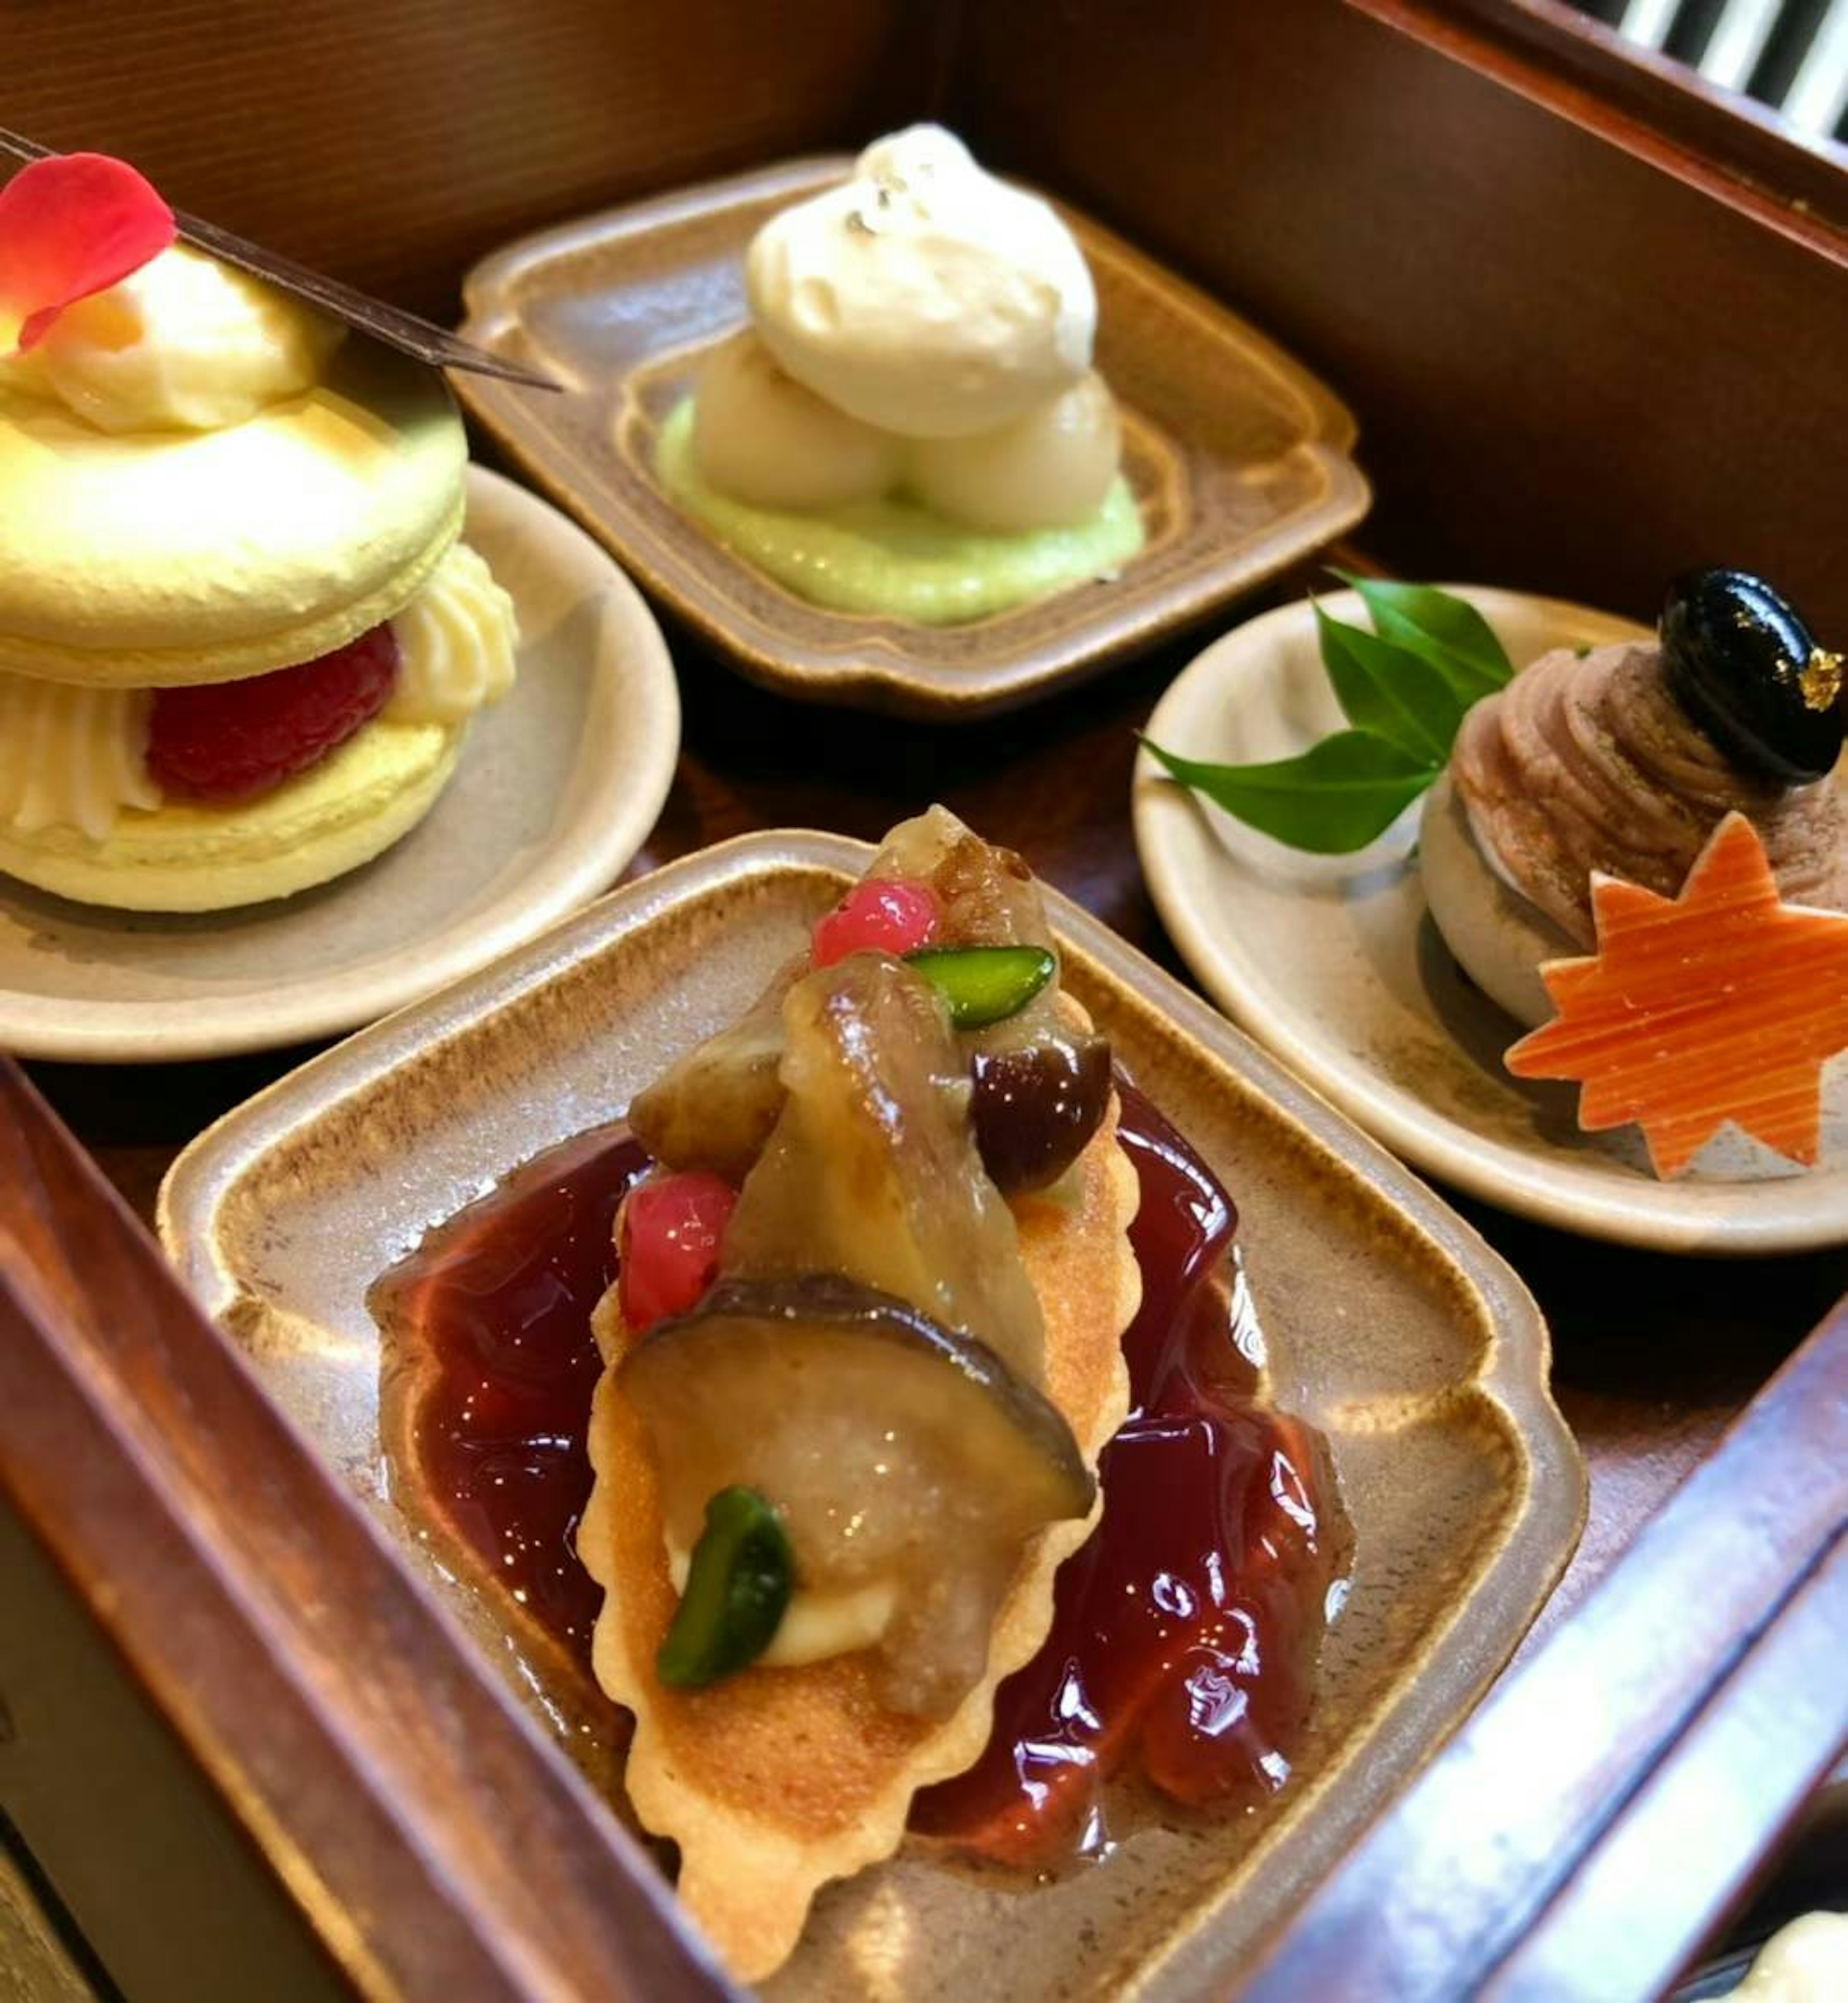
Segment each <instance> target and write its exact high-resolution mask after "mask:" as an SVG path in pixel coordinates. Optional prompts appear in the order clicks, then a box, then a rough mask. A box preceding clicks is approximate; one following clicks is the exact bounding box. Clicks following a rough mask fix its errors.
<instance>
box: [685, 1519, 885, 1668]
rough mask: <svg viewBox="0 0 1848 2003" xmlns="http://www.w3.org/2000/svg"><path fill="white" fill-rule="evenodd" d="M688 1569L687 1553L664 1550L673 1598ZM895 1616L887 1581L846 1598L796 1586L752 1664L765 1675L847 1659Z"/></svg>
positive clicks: (882, 1633)
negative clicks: (840, 1657) (836, 1657)
mask: <svg viewBox="0 0 1848 2003" xmlns="http://www.w3.org/2000/svg"><path fill="white" fill-rule="evenodd" d="M692 1563H693V1561H692V1558H691V1557H690V1555H689V1554H687V1553H686V1552H685V1551H683V1550H681V1549H680V1548H679V1547H678V1546H677V1545H676V1544H672V1543H669V1546H668V1547H667V1569H668V1575H669V1578H672V1581H673V1582H674V1590H675V1592H685V1591H686V1575H687V1573H688V1571H689V1570H690V1568H691V1566H692ZM897 1610H898V1589H897V1588H896V1586H894V1585H893V1584H892V1582H890V1581H889V1580H888V1579H875V1580H874V1581H872V1582H871V1583H869V1584H868V1585H862V1586H858V1587H856V1588H855V1589H854V1591H853V1592H808V1591H806V1590H805V1589H803V1588H802V1587H799V1586H798V1588H797V1589H796V1590H795V1592H793V1593H792V1594H791V1596H790V1600H789V1605H788V1607H787V1608H786V1609H785V1610H784V1615H783V1618H782V1620H781V1624H779V1625H778V1627H777V1631H776V1634H775V1635H774V1638H772V1640H771V1642H770V1646H769V1647H768V1648H766V1649H765V1650H764V1652H763V1654H762V1655H760V1656H759V1657H758V1658H757V1660H758V1661H759V1662H760V1663H761V1664H762V1665H763V1666H764V1667H765V1668H766V1669H799V1668H800V1667H801V1666H802V1665H803V1664H804V1663H805V1662H824V1661H826V1659H827V1658H828V1657H829V1656H830V1655H851V1654H852V1653H853V1652H854V1650H855V1649H857V1648H872V1647H874V1646H875V1645H876V1644H878V1643H879V1641H882V1640H883V1639H884V1638H885V1634H886V1629H887V1628H888V1627H890V1626H891V1624H892V1617H893V1614H894V1613H896V1611H897Z"/></svg>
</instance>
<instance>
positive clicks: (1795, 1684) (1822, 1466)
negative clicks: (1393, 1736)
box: [1238, 1301, 1848, 2003]
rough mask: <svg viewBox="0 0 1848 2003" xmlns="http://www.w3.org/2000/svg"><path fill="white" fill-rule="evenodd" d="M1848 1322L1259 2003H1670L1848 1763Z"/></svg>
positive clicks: (1342, 1877) (1410, 1813) (1831, 1334)
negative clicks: (1845, 1472)
mask: <svg viewBox="0 0 1848 2003" xmlns="http://www.w3.org/2000/svg"><path fill="white" fill-rule="evenodd" d="M1845 1461H1848V1301H1845V1302H1843V1304H1842V1305H1841V1306H1839V1307H1838V1308H1837V1309H1836V1311H1835V1312H1834V1313H1833V1314H1832V1316H1829V1319H1828V1320H1826V1321H1825V1323H1823V1324H1822V1327H1820V1328H1819V1329H1818V1331H1817V1332H1816V1334H1815V1335H1814V1336H1813V1337H1811V1339H1810V1340H1809V1341H1808V1342H1807V1343H1805V1344H1804V1347H1803V1348H1801V1350H1800V1351H1798V1352H1797V1355H1795V1356H1794V1358H1792V1359H1791V1361H1790V1363H1789V1364H1788V1365H1786V1367H1785V1368H1784V1369H1783V1371H1781V1372H1780V1373H1779V1375H1778V1376H1777V1377H1776V1379H1774V1380H1773V1383H1771V1384H1770V1386H1769V1387H1768V1388H1767V1389H1766V1390H1765V1392H1764V1393H1762V1396H1761V1397H1759V1399H1758V1400H1756V1401H1755V1403H1753V1405H1752V1408H1751V1410H1749V1411H1748V1413H1747V1414H1745V1417H1743V1418H1742V1419H1741V1421H1739V1423H1738V1425H1737V1426H1736V1427H1735V1428H1733V1429H1732V1431H1731V1432H1730V1433H1729V1434H1728V1435H1727V1438H1726V1439H1725V1441H1724V1443H1723V1444H1722V1445H1721V1446H1720V1449H1719V1450H1718V1451H1717V1452H1716V1453H1715V1454H1714V1456H1712V1457H1711V1458H1710V1459H1707V1460H1706V1461H1704V1462H1703V1463H1702V1465H1701V1466H1700V1468H1699V1470H1697V1471H1696V1473H1695V1474H1694V1475H1693V1477H1692V1478H1691V1479H1690V1480H1689V1481H1688V1482H1687V1483H1686V1485H1685V1486H1684V1487H1682V1489H1680V1490H1679V1491H1678V1492H1677V1494H1675V1497H1674V1498H1673V1499H1672V1501H1670V1502H1669V1504H1668V1506H1667V1507H1666V1508H1665V1509H1664V1510H1663V1511H1662V1512H1661V1514H1660V1515H1658V1516H1657V1517H1656V1518H1655V1519H1654V1520H1653V1521H1652V1522H1651V1523H1650V1524H1649V1526H1647V1529H1645V1530H1644V1533H1643V1534H1642V1535H1641V1536H1640V1538H1639V1539H1638V1540H1637V1543H1636V1546H1635V1548H1634V1549H1633V1550H1632V1551H1631V1552H1630V1554H1629V1555H1628V1557H1626V1560H1625V1561H1624V1562H1623V1564H1620V1565H1619V1567H1618V1568H1617V1570H1616V1572H1615V1573H1614V1574H1613V1575H1612V1577H1611V1578H1609V1580H1608V1581H1607V1582H1606V1583H1605V1585H1604V1587H1603V1588H1602V1589H1601V1590H1600V1591H1599V1592H1597V1593H1596V1594H1595V1595H1594V1596H1592V1598H1591V1599H1590V1600H1589V1601H1588V1603H1586V1605H1585V1606H1584V1607H1583V1608H1581V1610H1579V1612H1578V1613H1577V1616H1576V1617H1575V1618H1574V1620H1573V1622H1572V1624H1571V1625H1570V1627H1569V1628H1567V1629H1566V1630H1565V1631H1563V1632H1560V1633H1559V1634H1556V1635H1555V1636H1554V1637H1553V1640H1552V1641H1550V1643H1549V1645H1547V1646H1546V1647H1545V1648H1542V1650H1541V1651H1540V1652H1539V1654H1538V1655H1536V1656H1535V1659H1533V1660H1532V1662H1530V1663H1529V1664H1528V1666H1526V1668H1525V1670H1524V1671H1522V1672H1521V1673H1518V1674H1517V1675H1514V1676H1511V1677H1509V1678H1507V1679H1506V1680H1504V1683H1502V1685H1501V1686H1500V1688H1499V1689H1498V1690H1497V1691H1496V1692H1495V1693H1494V1694H1492V1695H1491V1697H1490V1699H1489V1701H1487V1702H1486V1704H1483V1707H1482V1708H1481V1709H1480V1710H1479V1711H1477V1713H1476V1715H1475V1716H1474V1717H1473V1718H1471V1719H1470V1721H1469V1723H1468V1724H1466V1725H1465V1726H1464V1728H1463V1729H1462V1731H1461V1732H1459V1733H1458V1735H1457V1736H1456V1738H1455V1739H1454V1740H1453V1741H1452V1743H1451V1744H1450V1745H1449V1746H1448V1747H1446V1748H1445V1750H1444V1751H1443V1752H1442V1753H1440V1754H1439V1755H1438V1758H1437V1759H1436V1760H1434V1762H1433V1763H1432V1764H1431V1766H1430V1767H1428V1768H1427V1770H1426V1771H1425V1772H1424V1774H1422V1775H1421V1776H1420V1778H1419V1779H1418V1780H1417V1781H1416V1782H1415V1783H1414V1784H1413V1787H1412V1788H1410V1790H1409V1791H1408V1792H1406V1794H1405V1795H1403V1797H1402V1798H1401V1799H1400V1800H1399V1802H1397V1803H1396V1804H1395V1805H1394V1806H1393V1807H1392V1809H1390V1810H1389V1812H1387V1813H1386V1815H1385V1816H1383V1817H1382V1819H1381V1820H1380V1821H1379V1822H1378V1823H1377V1824H1376V1825H1375V1827H1374V1829H1373V1830H1371V1833H1369V1834H1368V1837H1366V1838H1365V1839H1364V1840H1363V1842H1362V1843H1361V1844H1360V1845H1359V1846H1358V1847H1357V1848H1356V1849H1355V1850H1354V1852H1353V1853H1352V1854H1350V1856H1349V1857H1347V1858H1346V1859H1344V1860H1343V1864H1342V1865H1341V1867H1340V1870H1339V1871H1338V1872H1336V1874H1335V1875H1333V1877H1332V1878H1331V1879H1329V1881H1328V1882H1326V1884H1325V1885H1324V1886H1322V1887H1321V1889H1319V1890H1318V1891H1317V1892H1316V1893H1314V1894H1313V1895H1312V1897H1311V1899H1310V1900H1309V1901H1308V1904H1307V1905H1306V1906H1305V1907H1304V1908H1303V1910H1301V1913H1300V1914H1298V1915H1297V1916H1296V1917H1295V1919H1294V1921H1293V1922H1292V1924H1291V1928H1290V1930H1289V1931H1288V1933H1287V1935H1286V1936H1285V1937H1284V1938H1283V1940H1282V1941H1281V1942H1280V1943H1279V1944H1278V1945H1277V1947H1276V1948H1275V1949H1273V1952H1271V1953H1270V1955H1269V1956H1267V1957H1266V1958H1265V1959H1264V1960H1263V1963H1262V1965H1261V1966H1260V1967H1259V1970H1258V1971H1257V1973H1256V1975H1255V1976H1254V1977H1252V1978H1251V1980H1249V1982H1248V1983H1247V1984H1245V1985H1243V1986H1242V1987H1241V1988H1240V1990H1239V1991H1238V1994H1239V1995H1240V1998H1241V1999H1242V2003H1294V1999H1297V1998H1304V1997H1313V1998H1316V1999H1318V2003H1370V2000H1371V1999H1372V1998H1378V1997H1391V1998H1393V1999H1394V2003H1450V1999H1452V1998H1458V1997H1464V1996H1468V1997H1472V1998H1483V1999H1484V2003H1544V1999H1547V1998H1557V1997H1568V1996H1598V1997H1605V1996H1609V1997H1613V1998H1615V1997H1646V1996H1654V1995H1656V1994H1659V1993H1660V1992H1661V1991H1662V1990H1663V1989H1664V1988H1665V1987H1667V1986H1668V1984H1670V1983H1671V1982H1672V1981H1673V1980H1674V1979H1675V1976H1676V1975H1677V1974H1678V1973H1679V1971H1680V1970H1682V1968H1683V1967H1684V1966H1686V1964H1687V1963H1688V1962H1689V1959H1691V1958H1692V1957H1693V1954H1694V1953H1695V1952H1696V1949H1698V1947H1699V1945H1700V1942H1701V1941H1702V1939H1703V1938H1704V1937H1705V1935H1707V1931H1709V1929H1710V1927H1711V1925H1712V1924H1713V1920H1714V1912H1715V1908H1716V1906H1723V1905H1725V1904H1727V1903H1731V1900H1733V1899H1734V1897H1736V1896H1738V1893H1741V1891H1742V1889H1744V1886H1745V1884H1746V1882H1748V1879H1749V1878H1750V1875H1751V1874H1752V1868H1753V1865H1754V1861H1755V1859H1756V1858H1758V1857H1759V1856H1760V1855H1761V1854H1762V1853H1763V1852H1764V1851H1766V1849H1767V1848H1768V1847H1769V1846H1770V1845H1771V1844H1773V1842H1774V1841H1775V1840H1776V1837H1777V1835H1778V1833H1779V1832H1780V1830H1781V1829H1782V1828H1783V1826H1784V1825H1785V1823H1787V1821H1788V1820H1789V1819H1790V1817H1791V1816H1793V1815H1794V1813H1795V1812H1797V1809H1798V1807H1799V1806H1800V1805H1801V1802H1803V1800H1804V1798H1805V1797H1806V1796H1807V1795H1808V1794H1809V1792H1810V1791H1811V1789H1812V1788H1814V1787H1815V1785H1816V1784H1817V1782H1818V1780H1819V1779H1820V1778H1822V1774H1824V1773H1825V1771H1827V1770H1828V1768H1829V1766H1830V1764H1832V1761H1833V1760H1834V1758H1835V1757H1836V1753H1837V1752H1838V1751H1839V1749H1840V1748H1841V1747H1842V1746H1843V1744H1844V1743H1848V1679H1844V1678H1843V1676H1842V1674H1841V1673H1840V1661H1841V1637H1842V1634H1843V1631H1845V1630H1848V1493H1845V1491H1844V1488H1843V1483H1842V1482H1841V1480H1839V1479H1838V1478H1836V1474H1837V1470H1839V1469H1840V1468H1841V1467H1842V1466H1843V1463H1844V1462H1845Z"/></svg>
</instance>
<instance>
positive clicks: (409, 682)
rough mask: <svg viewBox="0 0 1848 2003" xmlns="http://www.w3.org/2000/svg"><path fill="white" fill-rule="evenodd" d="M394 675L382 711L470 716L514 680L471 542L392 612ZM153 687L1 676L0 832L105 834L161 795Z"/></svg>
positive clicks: (512, 634)
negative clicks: (151, 737) (154, 763)
mask: <svg viewBox="0 0 1848 2003" xmlns="http://www.w3.org/2000/svg"><path fill="white" fill-rule="evenodd" d="M391 624H392V630H393V632H394V633H395V634H396V636H397V641H398V652H399V662H398V678H397V682H396V686H395V687H393V690H392V694H391V695H390V697H389V698H388V700H387V701H386V704H385V707H384V708H383V710H382V711H380V712H379V714H380V715H381V716H382V717H383V718H386V719H388V720H390V721H391V722H398V723H442V724H446V725H452V724H457V723H461V722H466V720H467V718H469V717H470V716H472V715H473V714H474V712H475V711H477V709H479V708H481V707H483V705H484V704H489V703H495V702H498V701H500V700H501V697H503V696H505V694H506V693H507V691H508V690H509V689H510V688H511V687H512V686H513V680H514V674H515V666H516V657H517V652H518V648H519V626H518V622H517V620H516V619H515V614H514V607H513V600H512V599H511V598H510V597H509V596H508V594H507V593H506V592H505V591H504V590H503V589H501V586H499V585H498V584H497V583H495V582H494V579H493V577H492V576H491V575H490V574H489V572H488V568H487V565H486V563H484V561H482V559H481V558H480V557H479V556H478V555H477V554H476V553H475V551H473V550H471V549H469V548H466V547H464V546H463V544H456V547H454V548H453V549H452V550H451V551H449V554H448V555H447V556H445V558H443V560H442V563H441V564H440V565H438V567H437V570H436V572H435V575H434V576H433V577H432V578H431V580H430V582H428V584H427V585H426V586H424V589H422V590H421V592H420V593H418V594H417V596H416V597H415V598H414V599H413V600H411V602H410V604H409V605H407V606H406V607H405V608H404V610H403V611H402V612H400V613H398V614H397V615H396V617H394V618H393V620H392V622H391ZM153 706H154V697H153V692H152V690H148V689H115V688H86V687H82V686H80V685H79V684H78V683H73V682H52V681H41V680H39V679H37V677H36V676H30V675H15V674H6V673H0V830H4V831H5V832H7V833H10V834H16V835H32V834H40V833H43V832H44V830H47V829H48V828H54V827H70V828H75V829H76V830H78V831H79V833H80V834H82V835H84V836H85V837H87V838H88V839H89V841H99V842H100V841H107V839H108V838H109V837H110V834H112V833H113V832H114V829H115V825H116V823H117V820H118V819H119V818H120V817H121V815H122V813H124V812H125V811H127V810H130V809H134V810H138V811H139V812H141V813H153V812H155V811H156V810H157V809H159V807H160V806H161V805H162V801H163V799H164V797H165V795H163V794H162V790H161V788H160V787H159V785H157V784H156V782H155V780H154V779H153V778H152V777H151V775H150V774H149V773H148V763H147V757H148V727H149V721H150V718H151V716H152V711H153Z"/></svg>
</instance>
